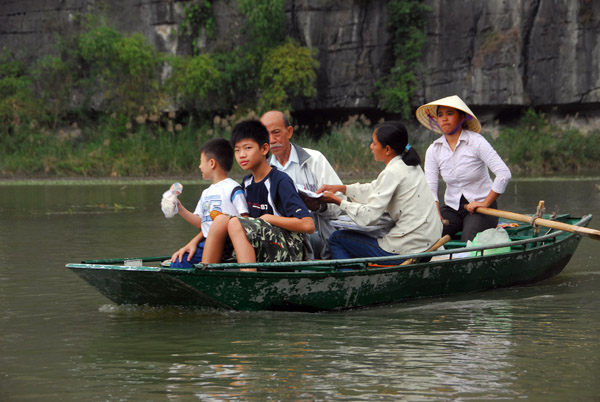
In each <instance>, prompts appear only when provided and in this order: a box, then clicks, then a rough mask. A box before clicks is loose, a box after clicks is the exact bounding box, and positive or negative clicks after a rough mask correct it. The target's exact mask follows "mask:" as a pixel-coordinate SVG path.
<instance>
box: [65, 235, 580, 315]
mask: <svg viewBox="0 0 600 402" xmlns="http://www.w3.org/2000/svg"><path fill="white" fill-rule="evenodd" d="M579 241H580V236H579V235H575V234H562V235H560V236H556V237H555V238H553V239H552V241H549V242H545V243H544V244H538V245H536V246H535V247H528V246H527V245H525V247H524V250H515V251H511V252H509V253H505V254H494V255H487V256H486V255H484V256H478V257H469V258H453V259H446V260H441V261H431V262H426V263H415V264H412V265H406V266H395V267H376V268H371V267H365V266H358V265H357V266H356V267H355V269H349V268H352V267H346V269H345V270H337V269H336V270H333V271H329V272H326V271H325V268H327V267H328V266H329V265H328V264H329V263H328V262H325V261H323V262H322V263H321V264H322V267H321V268H323V270H322V271H319V268H320V267H319V266H318V265H317V264H319V263H314V264H313V266H311V269H310V270H305V269H302V266H301V265H299V266H298V267H296V268H297V269H293V270H292V272H272V271H260V270H259V271H258V272H244V271H240V270H239V269H236V270H228V269H221V270H210V269H200V268H195V269H171V268H160V267H139V268H134V267H125V266H115V265H101V264H68V265H67V267H68V268H70V269H72V270H73V271H74V272H75V273H77V274H78V275H79V276H80V277H82V278H83V279H84V280H86V281H87V282H88V283H90V284H91V285H92V286H94V287H96V288H97V289H98V290H99V291H100V292H101V293H102V294H103V295H105V296H106V297H107V298H109V299H110V300H112V301H114V302H115V303H117V304H138V305H144V304H145V305H151V306H167V305H175V306H188V307H189V306H193V307H210V308H219V309H229V310H245V311H259V310H274V311H281V310H284V311H330V310H342V309H351V308H358V307H364V306H372V305H377V304H386V303H393V302H398V301H402V300H407V299H414V298H425V297H439V296H445V295H454V294H460V293H469V292H476V291H482V290H486V289H495V288H502V287H509V286H522V285H529V284H534V283H538V282H540V281H543V280H545V279H548V278H551V277H553V276H555V275H558V274H559V273H560V272H561V271H562V270H563V268H564V267H565V266H566V265H567V263H568V262H569V260H570V259H571V257H572V255H573V254H574V253H575V250H576V248H577V246H578V244H579Z"/></svg>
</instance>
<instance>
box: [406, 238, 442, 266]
mask: <svg viewBox="0 0 600 402" xmlns="http://www.w3.org/2000/svg"><path fill="white" fill-rule="evenodd" d="M450 239H451V237H450V235H445V236H443V237H442V238H441V239H439V240H438V241H436V242H435V243H433V245H432V246H431V247H429V248H428V249H427V250H425V251H424V253H429V252H431V251H435V250H437V249H438V248H440V247H442V246H443V245H444V244H446V243H448V242H449V241H450ZM416 261H417V259H416V258H409V259H407V260H404V261H403V262H402V264H400V265H408V264H412V263H414V262H416Z"/></svg>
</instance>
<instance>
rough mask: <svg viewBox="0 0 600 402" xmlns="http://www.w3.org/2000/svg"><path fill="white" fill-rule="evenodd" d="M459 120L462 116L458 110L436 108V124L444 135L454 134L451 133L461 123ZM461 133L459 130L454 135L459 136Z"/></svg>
mask: <svg viewBox="0 0 600 402" xmlns="http://www.w3.org/2000/svg"><path fill="white" fill-rule="evenodd" d="M461 120H462V116H461V114H460V113H459V111H458V110H456V109H454V108H451V107H448V106H440V107H438V111H437V124H438V125H439V126H440V128H441V129H442V132H443V133H444V134H454V133H452V131H453V130H454V129H455V128H456V126H458V125H459V124H460V123H461ZM461 131H462V130H461V129H460V128H459V129H458V130H456V133H457V134H460V132H461Z"/></svg>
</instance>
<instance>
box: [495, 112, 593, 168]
mask: <svg viewBox="0 0 600 402" xmlns="http://www.w3.org/2000/svg"><path fill="white" fill-rule="evenodd" d="M494 147H495V148H496V150H497V151H498V153H499V154H500V155H502V156H503V157H504V158H505V160H506V162H507V163H508V165H509V166H510V167H511V169H512V170H513V172H516V173H552V172H573V171H580V170H597V169H598V167H599V166H598V161H599V160H600V132H598V131H596V132H593V133H589V134H584V133H581V132H579V131H578V130H575V129H569V128H563V127H559V126H558V125H555V124H552V123H551V122H550V121H549V120H548V119H547V118H546V116H545V115H544V114H543V113H536V112H535V111H534V110H529V111H527V112H526V113H525V115H524V116H523V117H522V118H521V119H520V120H519V122H518V124H517V125H516V126H515V127H503V128H500V134H499V136H498V139H497V140H496V141H495V143H494Z"/></svg>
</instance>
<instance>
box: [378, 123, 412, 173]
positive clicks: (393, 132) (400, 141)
mask: <svg viewBox="0 0 600 402" xmlns="http://www.w3.org/2000/svg"><path fill="white" fill-rule="evenodd" d="M375 137H377V141H379V143H380V144H381V146H382V147H384V148H385V147H386V146H389V147H390V148H392V149H393V150H394V152H395V153H396V155H400V157H401V158H402V160H403V161H404V163H406V164H407V165H408V166H417V165H420V164H421V158H420V157H419V154H418V153H417V151H415V149H414V148H413V147H410V148H409V149H408V150H406V146H407V145H408V133H407V131H406V127H404V125H403V124H402V123H400V122H399V121H384V122H383V123H379V124H377V125H376V126H375Z"/></svg>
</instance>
